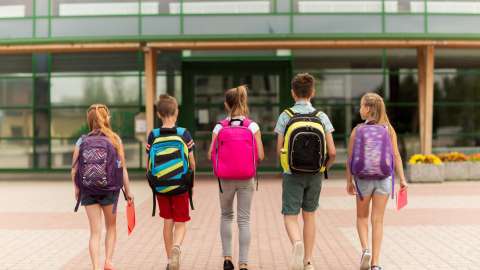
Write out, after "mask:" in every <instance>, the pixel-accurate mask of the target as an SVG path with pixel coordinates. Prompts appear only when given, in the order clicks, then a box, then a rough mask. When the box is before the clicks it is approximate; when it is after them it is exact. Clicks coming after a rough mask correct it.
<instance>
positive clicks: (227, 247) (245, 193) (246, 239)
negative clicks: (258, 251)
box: [220, 179, 254, 264]
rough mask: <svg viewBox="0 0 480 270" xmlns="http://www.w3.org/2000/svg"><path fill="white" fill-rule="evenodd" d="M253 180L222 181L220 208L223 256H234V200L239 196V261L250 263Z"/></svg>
mask: <svg viewBox="0 0 480 270" xmlns="http://www.w3.org/2000/svg"><path fill="white" fill-rule="evenodd" d="M253 182H254V181H253V179H251V180H221V185H222V189H223V193H221V192H220V207H221V211H222V217H221V222H220V236H221V238H222V248H223V256H224V257H225V256H232V255H233V254H232V253H233V252H232V223H233V217H234V212H233V200H234V198H235V194H237V225H238V242H239V245H240V248H239V259H238V262H239V263H240V264H241V263H245V264H247V263H248V251H249V248H250V208H251V206H252V198H253V192H254V183H253Z"/></svg>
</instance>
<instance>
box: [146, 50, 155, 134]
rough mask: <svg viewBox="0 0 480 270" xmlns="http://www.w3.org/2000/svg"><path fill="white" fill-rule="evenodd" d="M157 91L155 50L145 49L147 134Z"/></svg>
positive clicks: (151, 122)
mask: <svg viewBox="0 0 480 270" xmlns="http://www.w3.org/2000/svg"><path fill="white" fill-rule="evenodd" d="M156 91H157V51H156V50H155V49H151V48H148V49H146V50H145V114H146V116H145V117H146V120H147V136H148V134H149V133H150V131H152V129H153V128H154V123H155V110H154V103H155V93H156Z"/></svg>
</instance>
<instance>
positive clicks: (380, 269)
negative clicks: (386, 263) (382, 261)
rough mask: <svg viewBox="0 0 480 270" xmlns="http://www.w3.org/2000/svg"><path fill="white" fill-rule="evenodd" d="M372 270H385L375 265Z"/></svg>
mask: <svg viewBox="0 0 480 270" xmlns="http://www.w3.org/2000/svg"><path fill="white" fill-rule="evenodd" d="M371 270H383V268H382V267H381V266H378V265H373V266H372V268H371Z"/></svg>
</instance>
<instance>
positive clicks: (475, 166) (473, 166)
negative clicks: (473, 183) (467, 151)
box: [468, 153, 480, 180]
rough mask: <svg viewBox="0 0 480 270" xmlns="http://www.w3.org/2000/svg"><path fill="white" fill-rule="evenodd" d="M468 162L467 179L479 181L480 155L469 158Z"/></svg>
mask: <svg viewBox="0 0 480 270" xmlns="http://www.w3.org/2000/svg"><path fill="white" fill-rule="evenodd" d="M468 160H469V161H470V164H469V169H468V175H469V177H468V179H470V180H480V153H478V154H473V155H471V156H469V157H468Z"/></svg>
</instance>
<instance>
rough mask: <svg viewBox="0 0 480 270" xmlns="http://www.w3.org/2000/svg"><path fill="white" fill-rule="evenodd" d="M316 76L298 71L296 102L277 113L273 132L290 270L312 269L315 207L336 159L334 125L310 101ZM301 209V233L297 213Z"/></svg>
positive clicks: (293, 88)
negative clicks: (280, 181)
mask: <svg viewBox="0 0 480 270" xmlns="http://www.w3.org/2000/svg"><path fill="white" fill-rule="evenodd" d="M314 85H315V79H314V78H313V77H312V76H311V75H309V74H306V73H305V74H298V75H296V76H295V77H294V78H293V80H292V97H293V99H294V100H295V105H294V106H293V107H291V108H289V109H287V110H285V111H284V112H282V114H280V117H279V118H278V122H277V125H276V127H275V133H277V135H278V137H277V138H278V139H277V152H278V154H279V156H280V161H281V164H282V168H283V175H282V178H283V189H282V214H283V215H284V222H285V228H286V230H287V234H288V237H289V238H290V241H291V242H292V245H293V252H292V257H291V260H290V265H289V268H288V269H290V270H303V269H305V270H313V269H314V267H313V264H312V253H313V247H314V244H315V211H316V210H317V208H318V201H319V198H320V191H321V188H322V176H323V175H326V171H327V169H328V168H329V167H330V166H331V165H332V164H333V162H334V161H335V155H336V152H335V144H334V142H333V136H332V132H333V131H334V128H333V126H332V123H331V122H330V120H329V118H328V116H327V115H326V114H325V113H323V112H321V111H318V110H316V109H315V108H314V107H313V106H312V104H311V103H310V100H311V99H312V98H313V96H314V94H315V89H314ZM300 210H302V218H303V223H304V225H303V236H302V234H301V233H300V231H301V230H300V225H299V223H298V215H299V214H300Z"/></svg>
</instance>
